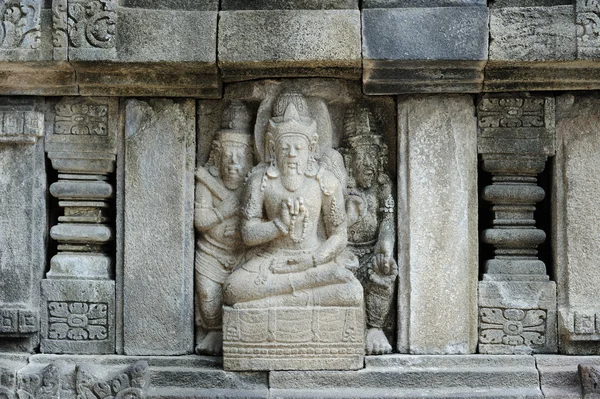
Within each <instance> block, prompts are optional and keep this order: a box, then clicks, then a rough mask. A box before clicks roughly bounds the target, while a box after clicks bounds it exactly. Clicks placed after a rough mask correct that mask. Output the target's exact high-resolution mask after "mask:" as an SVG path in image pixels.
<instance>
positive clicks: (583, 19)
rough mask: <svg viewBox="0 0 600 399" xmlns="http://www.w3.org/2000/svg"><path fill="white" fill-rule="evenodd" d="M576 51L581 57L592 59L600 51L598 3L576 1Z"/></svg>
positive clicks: (599, 12) (589, 0)
mask: <svg viewBox="0 0 600 399" xmlns="http://www.w3.org/2000/svg"><path fill="white" fill-rule="evenodd" d="M576 10H577V12H576V21H575V22H576V24H577V51H578V55H579V56H580V58H581V57H593V56H594V53H595V52H598V51H600V1H598V0H577V9H576Z"/></svg>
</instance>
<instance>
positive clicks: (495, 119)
mask: <svg viewBox="0 0 600 399" xmlns="http://www.w3.org/2000/svg"><path fill="white" fill-rule="evenodd" d="M477 116H478V151H479V153H480V154H481V159H482V161H483V162H482V167H483V169H484V170H485V171H487V172H489V173H491V174H492V184H491V185H489V186H487V187H484V189H483V191H482V195H481V196H482V199H484V200H486V201H489V202H491V203H492V211H493V213H494V219H493V221H492V226H491V227H490V228H488V229H485V230H484V231H483V232H482V235H481V239H482V241H483V242H484V243H486V244H489V245H492V246H493V247H494V254H495V256H494V258H493V259H489V260H487V261H486V262H485V274H484V276H483V281H482V282H480V290H479V307H480V312H479V313H480V336H479V343H480V345H479V349H480V352H484V353H516V352H532V351H533V352H538V353H544V352H553V351H555V349H556V311H555V307H556V288H555V284H554V282H550V281H549V277H548V275H547V274H546V265H545V264H544V262H542V261H540V260H539V259H538V257H537V255H538V251H537V246H538V245H539V244H541V243H543V242H544V241H545V239H546V234H545V232H544V231H543V230H540V229H538V228H537V227H536V221H535V218H534V212H535V210H536V203H538V202H540V201H542V200H543V199H544V196H545V192H544V190H543V189H542V188H541V187H539V186H538V185H537V175H538V174H539V173H541V172H542V171H543V170H544V168H545V164H546V160H547V158H548V156H551V155H553V154H554V148H555V144H554V140H555V133H554V99H552V98H546V97H532V96H528V95H521V96H502V95H499V96H486V97H484V98H483V99H482V100H481V102H480V103H479V106H478V108H477ZM527 292H536V294H535V295H531V297H527ZM537 292H541V293H542V294H541V295H539V294H537ZM536 309H539V311H538V310H536ZM540 311H541V312H543V313H544V317H542V318H539V321H540V322H539V323H537V324H535V325H534V326H535V327H536V328H535V329H534V330H535V331H532V333H533V334H538V335H539V336H538V337H537V338H535V339H533V338H532V339H529V338H528V339H525V338H523V337H524V336H523V335H522V334H514V338H511V335H506V336H504V335H503V336H502V337H499V336H498V334H499V331H500V330H499V329H497V328H494V327H493V325H494V324H498V325H502V324H504V325H506V323H510V322H511V320H512V322H515V323H517V324H514V325H515V326H516V325H518V323H521V324H522V321H521V320H528V317H529V316H530V315H532V314H534V313H535V312H540ZM500 315H502V317H500ZM517 315H523V317H522V318H521V319H519V317H517ZM509 316H510V317H509ZM503 318H504V319H503ZM513 319H514V320H513ZM503 320H504V321H503ZM541 321H543V322H541ZM525 324H531V322H528V323H525ZM531 327H533V325H532V326H531ZM517 337H521V338H523V339H518V338H517Z"/></svg>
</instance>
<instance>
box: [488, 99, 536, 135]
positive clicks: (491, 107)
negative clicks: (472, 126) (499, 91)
mask: <svg viewBox="0 0 600 399" xmlns="http://www.w3.org/2000/svg"><path fill="white" fill-rule="evenodd" d="M477 116H478V124H479V127H480V128H515V127H543V126H544V99H543V98H526V97H511V98H486V99H484V100H483V101H482V102H481V103H480V104H479V108H478V110H477Z"/></svg>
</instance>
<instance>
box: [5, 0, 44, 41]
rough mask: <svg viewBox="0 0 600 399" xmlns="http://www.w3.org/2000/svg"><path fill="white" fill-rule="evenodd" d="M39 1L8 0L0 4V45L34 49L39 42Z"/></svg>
mask: <svg viewBox="0 0 600 399" xmlns="http://www.w3.org/2000/svg"><path fill="white" fill-rule="evenodd" d="M40 8H41V6H40V2H39V1H38V0H20V1H17V0H9V1H5V2H2V4H1V5H0V12H1V13H2V14H1V17H0V18H1V22H2V23H1V24H0V47H1V48H4V49H16V48H22V49H36V48H38V47H39V44H40V36H41V27H40V12H41V10H40Z"/></svg>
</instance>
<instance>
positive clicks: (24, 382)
mask: <svg viewBox="0 0 600 399" xmlns="http://www.w3.org/2000/svg"><path fill="white" fill-rule="evenodd" d="M59 392H60V375H59V370H58V368H57V367H56V366H55V365H53V364H50V365H48V366H46V367H44V368H43V369H42V370H40V371H39V372H37V373H32V374H24V375H20V376H19V381H18V389H17V396H18V398H19V399H58V398H59Z"/></svg>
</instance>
